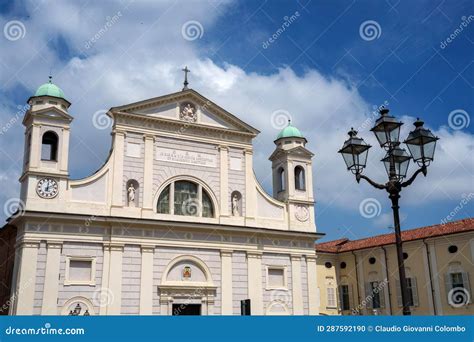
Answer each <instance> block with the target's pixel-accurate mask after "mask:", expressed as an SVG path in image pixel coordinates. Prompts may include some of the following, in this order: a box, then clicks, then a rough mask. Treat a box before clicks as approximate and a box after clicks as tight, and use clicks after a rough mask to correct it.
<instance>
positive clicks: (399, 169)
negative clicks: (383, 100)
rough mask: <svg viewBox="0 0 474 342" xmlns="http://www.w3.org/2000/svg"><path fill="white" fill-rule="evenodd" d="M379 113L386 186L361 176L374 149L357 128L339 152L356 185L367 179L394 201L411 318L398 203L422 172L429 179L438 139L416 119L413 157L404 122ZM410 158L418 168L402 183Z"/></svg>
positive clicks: (376, 127) (376, 128)
mask: <svg viewBox="0 0 474 342" xmlns="http://www.w3.org/2000/svg"><path fill="white" fill-rule="evenodd" d="M379 113H380V117H379V118H378V119H377V121H376V122H375V125H374V127H373V128H372V129H371V131H372V132H374V134H375V137H376V138H377V140H378V142H379V144H380V147H382V148H383V149H385V150H386V151H387V153H386V155H385V157H384V158H383V159H382V162H383V163H384V166H385V170H386V171H387V175H388V181H387V182H386V183H385V184H379V183H376V182H374V181H372V180H371V179H370V178H369V177H367V176H365V175H363V174H362V171H363V170H364V168H365V167H366V163H367V155H368V153H369V148H370V147H371V146H370V145H368V144H367V143H366V142H365V141H364V139H362V138H359V137H357V132H356V131H355V130H354V129H351V130H350V132H349V133H348V134H349V139H348V140H346V141H345V142H344V145H343V146H342V148H341V149H340V150H339V153H341V154H342V156H343V158H344V162H345V163H346V166H347V169H348V170H350V171H351V172H352V173H353V174H355V176H356V180H357V183H359V182H360V180H361V179H365V180H366V181H367V182H368V183H369V184H370V185H372V186H374V187H375V188H377V189H381V190H386V191H387V192H388V194H389V196H388V197H389V198H390V200H391V201H392V211H393V221H394V226H395V244H396V247H397V260H398V273H399V278H400V289H401V292H402V293H401V297H402V303H403V314H404V315H410V305H409V298H408V287H407V281H406V276H405V265H404V260H403V249H402V236H401V231H400V214H399V209H400V207H399V205H398V200H399V198H400V192H401V191H402V188H404V187H407V186H409V185H410V184H411V183H413V181H414V180H415V178H416V177H417V176H418V175H419V174H420V173H423V175H424V176H426V173H427V167H428V166H429V165H430V163H431V161H433V157H434V152H435V148H436V141H437V140H438V139H439V138H437V137H435V136H434V135H433V133H431V131H430V130H429V129H427V128H424V127H423V124H424V123H423V121H421V120H420V119H417V120H416V122H415V123H414V125H415V129H414V130H413V131H411V132H410V134H408V137H407V139H406V140H405V141H404V143H405V145H406V146H407V147H408V150H409V151H410V154H408V153H407V152H406V150H405V149H403V148H401V147H400V127H401V126H402V125H403V123H402V122H399V121H397V120H396V119H395V117H393V116H391V115H389V114H388V113H389V110H388V108H385V107H382V108H381V109H380V111H379ZM411 159H413V160H414V161H415V162H416V163H417V165H418V166H419V168H418V170H416V171H415V173H414V174H413V175H412V176H411V177H410V178H409V179H408V180H407V181H403V180H404V179H405V177H406V176H407V171H408V165H409V163H410V160H411Z"/></svg>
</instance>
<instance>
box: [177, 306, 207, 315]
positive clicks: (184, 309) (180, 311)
mask: <svg viewBox="0 0 474 342" xmlns="http://www.w3.org/2000/svg"><path fill="white" fill-rule="evenodd" d="M200 315H201V304H173V316H200Z"/></svg>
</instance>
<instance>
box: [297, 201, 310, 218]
mask: <svg viewBox="0 0 474 342" xmlns="http://www.w3.org/2000/svg"><path fill="white" fill-rule="evenodd" d="M295 217H296V219H297V220H298V221H300V222H306V221H308V219H309V209H308V207H307V206H305V205H298V206H296V211H295Z"/></svg>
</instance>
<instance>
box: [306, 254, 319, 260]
mask: <svg viewBox="0 0 474 342" xmlns="http://www.w3.org/2000/svg"><path fill="white" fill-rule="evenodd" d="M317 258H318V256H317V255H306V261H307V262H316V259H317Z"/></svg>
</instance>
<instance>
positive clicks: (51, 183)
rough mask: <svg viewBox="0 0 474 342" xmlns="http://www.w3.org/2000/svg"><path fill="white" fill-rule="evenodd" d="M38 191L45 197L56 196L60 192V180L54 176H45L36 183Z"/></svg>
mask: <svg viewBox="0 0 474 342" xmlns="http://www.w3.org/2000/svg"><path fill="white" fill-rule="evenodd" d="M36 192H37V193H38V195H39V196H40V197H43V198H54V197H56V195H57V194H58V182H56V181H55V180H54V179H52V178H43V179H40V180H39V181H38V185H36Z"/></svg>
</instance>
